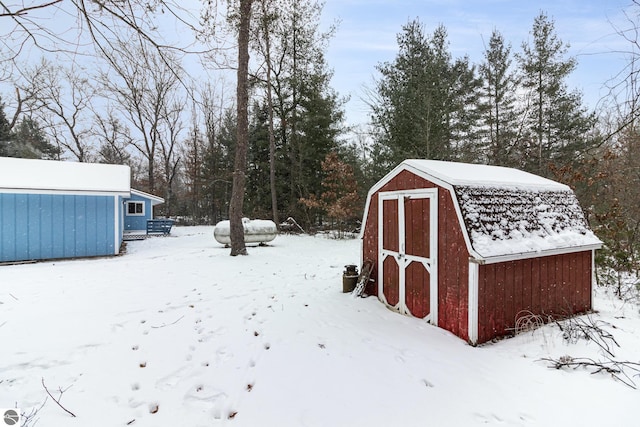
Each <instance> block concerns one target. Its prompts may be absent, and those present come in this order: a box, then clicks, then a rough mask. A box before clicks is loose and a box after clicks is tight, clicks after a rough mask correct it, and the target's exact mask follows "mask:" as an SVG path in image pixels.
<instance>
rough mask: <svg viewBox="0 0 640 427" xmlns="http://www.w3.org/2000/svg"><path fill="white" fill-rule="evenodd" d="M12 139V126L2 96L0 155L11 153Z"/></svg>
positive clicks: (0, 108) (0, 107)
mask: <svg viewBox="0 0 640 427" xmlns="http://www.w3.org/2000/svg"><path fill="white" fill-rule="evenodd" d="M12 139H13V135H12V134H11V126H10V123H9V120H8V119H7V116H6V115H5V113H4V103H3V102H2V97H0V156H8V155H9V146H10V144H11V140H12Z"/></svg>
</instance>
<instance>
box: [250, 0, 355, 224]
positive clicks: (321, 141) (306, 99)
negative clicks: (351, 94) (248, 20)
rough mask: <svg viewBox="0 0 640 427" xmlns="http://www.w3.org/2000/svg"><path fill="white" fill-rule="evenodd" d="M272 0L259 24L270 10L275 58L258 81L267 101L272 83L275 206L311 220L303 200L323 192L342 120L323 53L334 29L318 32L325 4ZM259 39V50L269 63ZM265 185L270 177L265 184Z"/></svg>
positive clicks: (271, 51)
mask: <svg viewBox="0 0 640 427" xmlns="http://www.w3.org/2000/svg"><path fill="white" fill-rule="evenodd" d="M268 3H269V6H270V7H272V9H269V10H268V11H262V16H261V17H260V19H261V20H262V21H261V22H260V27H262V28H264V26H265V22H264V18H265V16H264V14H265V13H267V12H268V13H269V16H267V17H266V18H268V22H267V24H268V25H267V27H268V29H269V36H270V39H269V49H268V56H269V58H273V59H272V60H270V61H269V64H268V67H267V69H266V70H263V72H262V73H260V74H259V77H260V80H259V83H260V84H261V86H260V89H262V90H264V91H265V98H267V99H268V98H269V96H268V95H269V94H268V91H267V90H266V88H265V86H264V85H266V84H267V80H269V81H270V82H271V92H272V93H271V95H272V97H271V101H272V105H273V112H274V117H273V127H274V129H273V131H274V141H273V148H274V153H273V158H274V163H275V165H274V166H275V169H274V172H275V175H276V176H277V182H276V191H275V193H276V194H277V206H278V208H279V209H280V213H281V214H282V215H280V216H281V217H283V218H286V217H288V216H293V217H294V218H296V219H297V220H298V221H301V222H302V223H305V224H308V222H309V221H312V218H311V216H309V215H308V214H309V212H308V211H307V209H306V208H305V206H304V205H302V204H301V203H300V199H301V198H305V197H308V196H309V195H310V194H312V193H316V192H318V191H319V189H320V179H319V173H320V169H321V168H320V162H321V160H322V159H323V158H324V156H325V155H326V154H327V153H328V152H329V151H330V150H331V149H333V148H335V147H337V145H338V136H339V131H340V128H341V122H342V120H343V117H342V116H343V113H342V110H341V108H342V102H343V101H342V100H341V99H339V98H338V96H337V95H336V94H335V92H334V91H333V90H331V88H330V86H329V83H330V79H331V72H330V71H329V70H328V68H327V64H326V61H325V56H324V52H325V50H326V42H327V40H328V39H329V38H330V37H331V35H332V30H329V31H328V32H326V33H323V32H321V31H320V29H319V26H320V14H321V12H322V4H321V3H320V2H318V1H317V0H301V1H295V2H287V1H273V2H268ZM263 31H264V30H263ZM264 37H265V36H264V34H263V35H262V36H261V38H262V39H264ZM261 41H262V44H261V46H259V49H258V53H259V54H260V55H262V56H263V57H265V61H266V60H267V59H266V56H267V49H266V46H265V45H264V40H261ZM266 71H269V78H267V76H266ZM267 112H268V111H267ZM261 126H262V125H261ZM267 184H269V180H266V181H263V182H261V185H262V186H265V185H267ZM261 191H262V190H261ZM272 203H273V202H271V203H270V205H271V204H272ZM264 207H266V208H268V207H270V206H264Z"/></svg>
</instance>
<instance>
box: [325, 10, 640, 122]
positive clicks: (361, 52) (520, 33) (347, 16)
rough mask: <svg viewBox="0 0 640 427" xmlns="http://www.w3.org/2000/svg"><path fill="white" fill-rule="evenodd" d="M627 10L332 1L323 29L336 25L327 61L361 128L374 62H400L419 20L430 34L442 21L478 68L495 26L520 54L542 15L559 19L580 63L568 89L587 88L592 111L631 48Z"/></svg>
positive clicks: (456, 49)
mask: <svg viewBox="0 0 640 427" xmlns="http://www.w3.org/2000/svg"><path fill="white" fill-rule="evenodd" d="M629 6H630V0H606V1H605V0H555V1H548V0H544V1H530V0H482V1H481V0H466V1H465V0H400V1H393V0H327V1H326V4H325V7H324V11H323V25H327V24H328V23H330V22H332V21H334V20H338V21H339V26H338V30H337V33H336V36H335V37H334V39H332V41H331V44H330V46H329V50H328V52H327V63H328V64H329V67H330V68H332V69H333V71H334V77H333V80H332V85H333V87H334V89H335V90H337V91H338V92H339V93H340V94H341V95H350V97H351V101H349V103H348V104H347V106H346V112H347V122H348V123H349V124H358V123H364V122H366V121H367V108H366V105H365V104H364V103H363V102H362V101H361V100H360V98H362V97H363V96H364V91H363V86H364V85H366V86H368V87H372V86H373V85H372V81H373V80H372V79H373V77H374V76H377V75H376V71H375V66H376V64H379V63H380V62H384V61H392V60H393V59H394V58H395V56H396V54H397V52H398V48H397V43H396V35H397V34H398V33H399V32H400V31H401V29H402V26H403V25H404V24H406V23H407V22H408V21H409V20H413V19H415V18H418V19H419V20H420V21H421V22H422V23H423V24H424V25H425V27H426V30H427V33H428V34H430V33H432V32H433V30H434V29H435V28H436V26H437V25H439V24H443V25H444V26H445V27H446V28H447V31H448V35H449V42H450V51H451V53H452V55H453V57H454V58H458V57H461V56H463V55H468V56H469V57H470V59H471V61H472V62H473V63H479V62H480V61H481V60H482V54H483V51H484V43H485V42H488V40H489V38H490V36H491V33H492V31H493V30H494V29H497V30H498V31H500V32H501V33H502V35H503V36H504V38H505V40H506V41H507V42H509V43H511V45H512V51H513V52H518V51H520V50H521V49H520V47H521V45H522V42H523V41H527V40H529V39H530V34H529V33H530V31H531V28H532V25H533V21H534V18H535V17H536V16H538V15H539V14H540V12H541V11H544V12H545V13H546V14H547V15H548V16H549V17H550V18H552V19H553V20H554V21H555V29H556V33H557V34H558V36H559V38H560V39H561V40H562V41H563V42H565V43H569V44H570V48H569V52H568V55H570V56H573V57H575V58H576V59H577V61H578V66H577V69H576V71H574V73H573V74H572V75H571V77H570V79H569V80H568V84H569V86H570V87H571V88H574V89H579V90H580V91H582V93H583V94H584V100H585V102H586V103H587V105H588V106H589V107H590V108H595V107H596V104H597V102H598V100H599V99H600V98H601V97H602V96H603V94H604V93H605V89H604V88H603V86H604V83H605V82H606V81H607V80H609V79H610V78H612V77H613V76H615V75H616V74H617V73H618V72H619V71H620V70H621V69H622V67H623V66H624V57H625V55H624V54H623V53H621V51H622V50H628V49H629V45H628V44H627V43H625V42H624V41H623V39H622V37H620V36H619V35H617V34H616V31H615V29H614V26H613V25H616V26H617V27H618V28H621V27H625V26H626V27H628V26H629V23H628V20H627V18H626V17H625V15H624V11H625V10H626V11H627V12H630V11H631V10H630V9H629ZM630 16H632V15H631V14H630ZM636 20H637V18H636Z"/></svg>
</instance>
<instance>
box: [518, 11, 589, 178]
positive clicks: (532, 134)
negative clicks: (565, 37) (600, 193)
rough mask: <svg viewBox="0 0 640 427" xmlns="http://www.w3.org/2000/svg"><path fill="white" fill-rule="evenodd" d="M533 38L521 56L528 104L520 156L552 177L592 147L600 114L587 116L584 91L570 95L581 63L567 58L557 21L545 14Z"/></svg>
mask: <svg viewBox="0 0 640 427" xmlns="http://www.w3.org/2000/svg"><path fill="white" fill-rule="evenodd" d="M531 35H532V41H531V42H530V43H526V42H525V43H523V44H522V54H520V55H518V57H517V58H518V61H519V63H520V68H521V73H522V86H523V88H524V89H525V90H526V91H527V94H526V95H527V98H526V101H527V105H528V110H527V113H526V122H525V125H526V128H525V133H524V134H523V138H522V139H521V140H520V142H519V154H520V157H521V158H522V162H523V163H522V167H523V168H524V169H526V170H529V171H531V172H535V173H538V174H541V175H547V176H549V175H550V169H549V168H550V166H552V165H554V164H555V165H564V164H566V163H569V162H571V161H572V160H573V159H574V158H575V157H576V156H577V155H578V154H579V153H580V152H582V151H584V150H585V149H586V148H587V146H588V144H589V131H590V130H591V129H592V128H593V125H594V123H595V116H594V115H593V114H588V113H587V110H586V108H585V107H584V106H583V103H582V94H581V93H580V92H578V91H569V88H568V86H567V83H566V79H567V77H568V76H569V74H571V72H572V71H573V70H574V69H575V67H576V60H575V58H566V57H565V56H566V54H567V49H568V45H567V44H565V43H563V42H562V41H561V40H560V39H559V38H558V36H557V34H556V32H555V24H554V21H553V20H551V19H549V18H548V17H547V15H546V14H545V13H543V12H542V13H540V15H538V16H537V17H536V18H535V20H534V23H533V28H532V30H531Z"/></svg>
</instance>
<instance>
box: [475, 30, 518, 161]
mask: <svg viewBox="0 0 640 427" xmlns="http://www.w3.org/2000/svg"><path fill="white" fill-rule="evenodd" d="M480 76H481V78H482V98H481V110H482V125H483V127H484V130H485V144H484V150H483V151H484V153H483V156H482V158H483V159H485V160H486V161H487V162H488V163H489V164H492V165H498V166H515V167H517V166H518V165H519V162H520V159H518V158H517V156H515V153H514V151H513V149H514V147H515V141H517V139H518V132H519V128H520V126H519V123H518V109H517V107H516V102H517V97H516V91H517V88H518V77H517V74H516V72H515V71H514V70H512V59H511V45H509V44H505V42H504V38H503V37H502V34H500V33H499V32H498V31H497V30H494V31H493V33H492V34H491V38H490V39H489V46H488V47H487V48H486V50H485V52H484V61H483V62H482V63H481V64H480Z"/></svg>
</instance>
